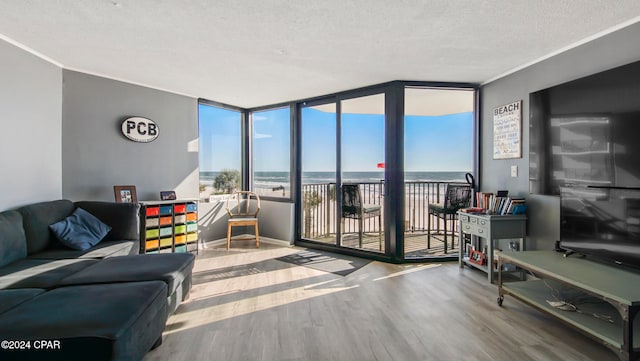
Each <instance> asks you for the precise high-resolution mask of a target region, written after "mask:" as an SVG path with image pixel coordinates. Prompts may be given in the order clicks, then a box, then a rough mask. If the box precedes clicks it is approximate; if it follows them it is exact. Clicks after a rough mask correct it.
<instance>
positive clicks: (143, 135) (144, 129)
mask: <svg viewBox="0 0 640 361" xmlns="http://www.w3.org/2000/svg"><path fill="white" fill-rule="evenodd" d="M120 128H121V130H122V134H123V135H124V136H125V137H127V138H128V139H130V140H132V141H134V142H140V143H149V142H153V141H154V140H156V138H158V135H159V134H160V128H158V125H157V124H156V123H155V122H154V121H153V120H151V119H147V118H143V117H129V118H127V119H125V120H123V121H122V125H121V126H120Z"/></svg>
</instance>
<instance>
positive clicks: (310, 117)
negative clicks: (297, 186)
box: [300, 103, 337, 245]
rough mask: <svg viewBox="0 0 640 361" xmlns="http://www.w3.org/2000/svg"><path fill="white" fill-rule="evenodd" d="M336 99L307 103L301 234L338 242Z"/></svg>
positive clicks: (302, 125)
mask: <svg viewBox="0 0 640 361" xmlns="http://www.w3.org/2000/svg"><path fill="white" fill-rule="evenodd" d="M336 108H337V106H336V103H327V104H320V105H317V106H306V107H303V108H302V109H301V112H300V115H301V119H300V128H301V129H300V134H301V139H300V144H301V151H300V155H301V162H300V163H301V175H302V179H301V187H302V190H301V196H300V202H301V203H302V206H301V207H300V208H301V212H302V214H301V219H302V222H301V225H300V227H301V232H300V234H301V236H302V238H305V239H311V240H314V241H316V242H322V243H328V244H334V245H335V244H336V242H337V234H336V232H337V228H336V221H337V213H336V210H337V207H336V182H337V177H336V175H337V174H336V165H337V163H336V160H337V157H336V154H337V153H336V145H337V141H336V129H337V128H336V126H337V118H336V114H337V113H336Z"/></svg>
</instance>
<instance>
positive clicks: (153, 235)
mask: <svg viewBox="0 0 640 361" xmlns="http://www.w3.org/2000/svg"><path fill="white" fill-rule="evenodd" d="M146 235H147V239H151V238H158V229H157V228H156V229H147V233H146Z"/></svg>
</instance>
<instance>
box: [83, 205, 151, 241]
mask: <svg viewBox="0 0 640 361" xmlns="http://www.w3.org/2000/svg"><path fill="white" fill-rule="evenodd" d="M74 204H75V205H76V207H78V208H82V209H84V210H85V211H87V212H89V213H91V214H93V215H94V216H96V217H98V219H100V220H101V221H102V222H104V223H105V224H106V225H108V226H111V232H109V233H108V234H107V236H106V237H105V240H107V241H123V240H135V241H139V240H140V205H139V204H137V203H113V202H99V201H80V202H75V203H74Z"/></svg>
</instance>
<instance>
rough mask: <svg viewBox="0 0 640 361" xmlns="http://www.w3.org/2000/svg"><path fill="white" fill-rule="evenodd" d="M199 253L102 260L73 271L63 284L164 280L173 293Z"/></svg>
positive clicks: (169, 291) (142, 255) (189, 270)
mask: <svg viewBox="0 0 640 361" xmlns="http://www.w3.org/2000/svg"><path fill="white" fill-rule="evenodd" d="M194 260H195V256H194V255H193V254H191V253H160V254H139V255H133V256H123V257H112V258H107V259H103V260H100V261H99V262H97V263H95V264H92V265H91V266H89V267H86V268H84V269H83V270H81V271H79V272H77V273H74V274H71V275H69V276H68V277H66V278H65V279H63V280H62V281H61V282H60V285H61V286H69V285H81V284H98V283H116V282H136V281H150V280H161V281H164V282H165V283H166V284H167V286H168V294H167V296H169V295H171V294H172V293H173V292H174V291H175V290H176V288H177V287H178V286H179V285H180V284H181V283H182V281H183V280H184V279H185V277H191V272H192V270H193V263H194Z"/></svg>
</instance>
